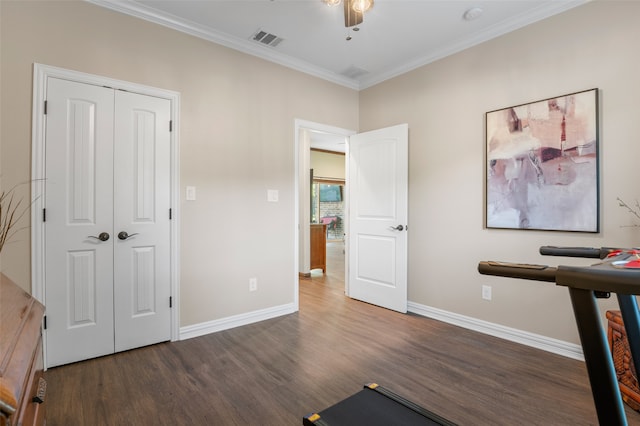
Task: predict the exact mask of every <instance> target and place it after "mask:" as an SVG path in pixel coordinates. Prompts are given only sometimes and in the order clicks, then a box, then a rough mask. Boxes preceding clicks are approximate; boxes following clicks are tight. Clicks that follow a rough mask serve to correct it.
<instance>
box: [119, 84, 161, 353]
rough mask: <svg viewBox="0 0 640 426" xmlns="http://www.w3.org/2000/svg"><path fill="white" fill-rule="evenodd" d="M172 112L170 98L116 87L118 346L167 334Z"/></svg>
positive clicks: (157, 339) (131, 345) (124, 347)
mask: <svg viewBox="0 0 640 426" xmlns="http://www.w3.org/2000/svg"><path fill="white" fill-rule="evenodd" d="M169 111H170V102H169V101H168V100H167V99H160V98H155V97H152V96H144V95H139V94H135V93H128V92H117V93H116V102H115V141H116V143H115V147H114V152H115V155H114V161H115V164H114V170H115V176H114V193H115V194H116V196H117V205H116V208H115V211H114V228H113V230H114V234H115V235H114V245H115V250H114V271H115V272H114V299H115V301H116V303H115V305H114V315H115V351H116V352H119V351H124V350H127V349H131V348H135V347H139V346H144V345H148V344H152V343H157V342H162V341H165V340H169V339H170V338H171V334H170V331H171V311H170V308H169V298H170V296H171V292H170V290H171V285H170V282H169V277H170V270H169V257H170V253H169V251H170V250H169V243H170V240H169V238H170V229H169V226H170V223H169V213H170V212H169V209H170V205H171V201H170V192H169V189H170V182H169V168H170V140H169V121H170V118H169ZM124 233H126V235H125V234H124Z"/></svg>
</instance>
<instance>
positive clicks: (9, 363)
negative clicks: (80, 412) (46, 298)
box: [0, 274, 46, 426]
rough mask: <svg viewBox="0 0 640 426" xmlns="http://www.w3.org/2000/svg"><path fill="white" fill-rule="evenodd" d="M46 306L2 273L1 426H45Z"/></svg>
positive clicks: (0, 330) (0, 300)
mask: <svg viewBox="0 0 640 426" xmlns="http://www.w3.org/2000/svg"><path fill="white" fill-rule="evenodd" d="M43 315H44V306H42V304H40V303H39V302H38V301H37V300H35V299H34V298H33V297H31V296H30V295H29V294H27V293H26V292H25V291H24V290H22V289H21V288H20V287H18V285H16V284H15V283H14V282H13V281H11V280H10V279H9V278H7V277H6V276H5V275H4V274H0V426H10V425H11V426H13V425H42V424H44V423H45V420H44V414H45V413H44V411H45V410H44V397H45V392H46V382H45V381H44V378H43V374H42V372H43V363H42V331H41V324H42V317H43Z"/></svg>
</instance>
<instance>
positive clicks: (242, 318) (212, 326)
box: [180, 303, 296, 340]
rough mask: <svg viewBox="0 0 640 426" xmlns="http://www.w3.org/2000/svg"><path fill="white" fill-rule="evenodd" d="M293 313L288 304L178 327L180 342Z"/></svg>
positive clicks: (294, 310) (294, 309)
mask: <svg viewBox="0 0 640 426" xmlns="http://www.w3.org/2000/svg"><path fill="white" fill-rule="evenodd" d="M294 312H296V307H295V305H294V304H293V303H290V304H287V305H281V306H274V307H272V308H267V309H261V310H259V311H253V312H247V313H246V314H240V315H234V316H231V317H226V318H221V319H218V320H213V321H208V322H202V323H199V324H193V325H187V326H185V327H180V340H186V339H191V338H193V337H199V336H204V335H205V334H209V333H215V332H218V331H223V330H228V329H230V328H234V327H240V326H241V325H248V324H253V323H255V322H260V321H264V320H268V319H272V318H276V317H279V316H283V315H288V314H292V313H294Z"/></svg>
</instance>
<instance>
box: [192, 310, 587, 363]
mask: <svg viewBox="0 0 640 426" xmlns="http://www.w3.org/2000/svg"><path fill="white" fill-rule="evenodd" d="M407 308H408V311H409V312H412V313H414V314H417V315H421V316H424V317H427V318H432V319H435V320H438V321H442V322H445V323H447V324H452V325H456V326H458V327H462V328H466V329H469V330H473V331H477V332H479V333H483V334H488V335H490V336H494V337H499V338H501V339H505V340H509V341H512V342H516V343H520V344H523V345H527V346H531V347H533V348H537V349H541V350H543V351H547V352H551V353H554V354H557V355H562V356H566V357H568V358H573V359H577V360H580V361H584V354H583V353H582V347H581V346H580V345H576V344H574V343H569V342H565V341H562V340H557V339H553V338H550V337H546V336H541V335H539V334H534V333H529V332H527V331H522V330H518V329H515V328H510V327H505V326H503V325H500V324H494V323H491V322H488V321H483V320H479V319H476V318H471V317H467V316H464V315H460V314H456V313H453V312H448V311H445V310H442V309H438V308H433V307H430V306H426V305H421V304H419V303H415V302H409V303H408V304H407ZM294 312H296V308H295V305H294V304H293V303H291V304H287V305H281V306H274V307H272V308H267V309H261V310H259V311H253V312H248V313H246V314H240V315H234V316H231V317H226V318H221V319H218V320H213V321H208V322H203V323H199V324H194V325H188V326H185V327H180V340H186V339H191V338H193V337H199V336H204V335H206V334H209V333H216V332H218V331H223V330H228V329H231V328H234V327H240V326H242V325H248V324H253V323H255V322H260V321H264V320H268V319H272V318H276V317H279V316H283V315H288V314H292V313H294Z"/></svg>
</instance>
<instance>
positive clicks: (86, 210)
mask: <svg viewBox="0 0 640 426" xmlns="http://www.w3.org/2000/svg"><path fill="white" fill-rule="evenodd" d="M113 99H114V91H113V90H111V89H107V88H104V87H97V86H92V85H88V84H80V83H73V82H70V81H66V80H60V79H49V82H48V100H47V110H48V111H47V128H46V132H47V133H46V170H47V175H46V179H45V185H46V197H45V198H46V200H45V206H46V213H45V214H46V218H45V224H46V226H45V253H46V265H45V274H46V277H47V281H46V282H47V285H46V292H45V300H46V305H45V306H46V309H47V330H46V333H47V359H48V361H49V362H48V364H49V366H53V365H60V364H66V363H69V362H73V361H77V360H80V359H87V358H93V357H97V356H101V355H105V354H108V353H113V238H112V235H111V234H112V231H111V229H112V227H113V181H112V174H113V169H112V167H113V149H112V147H113ZM101 234H102V235H103V236H104V237H103V239H105V241H101V240H100V239H98V237H99V236H100V235H101ZM106 235H108V238H107V236H106ZM92 237H96V238H92Z"/></svg>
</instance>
